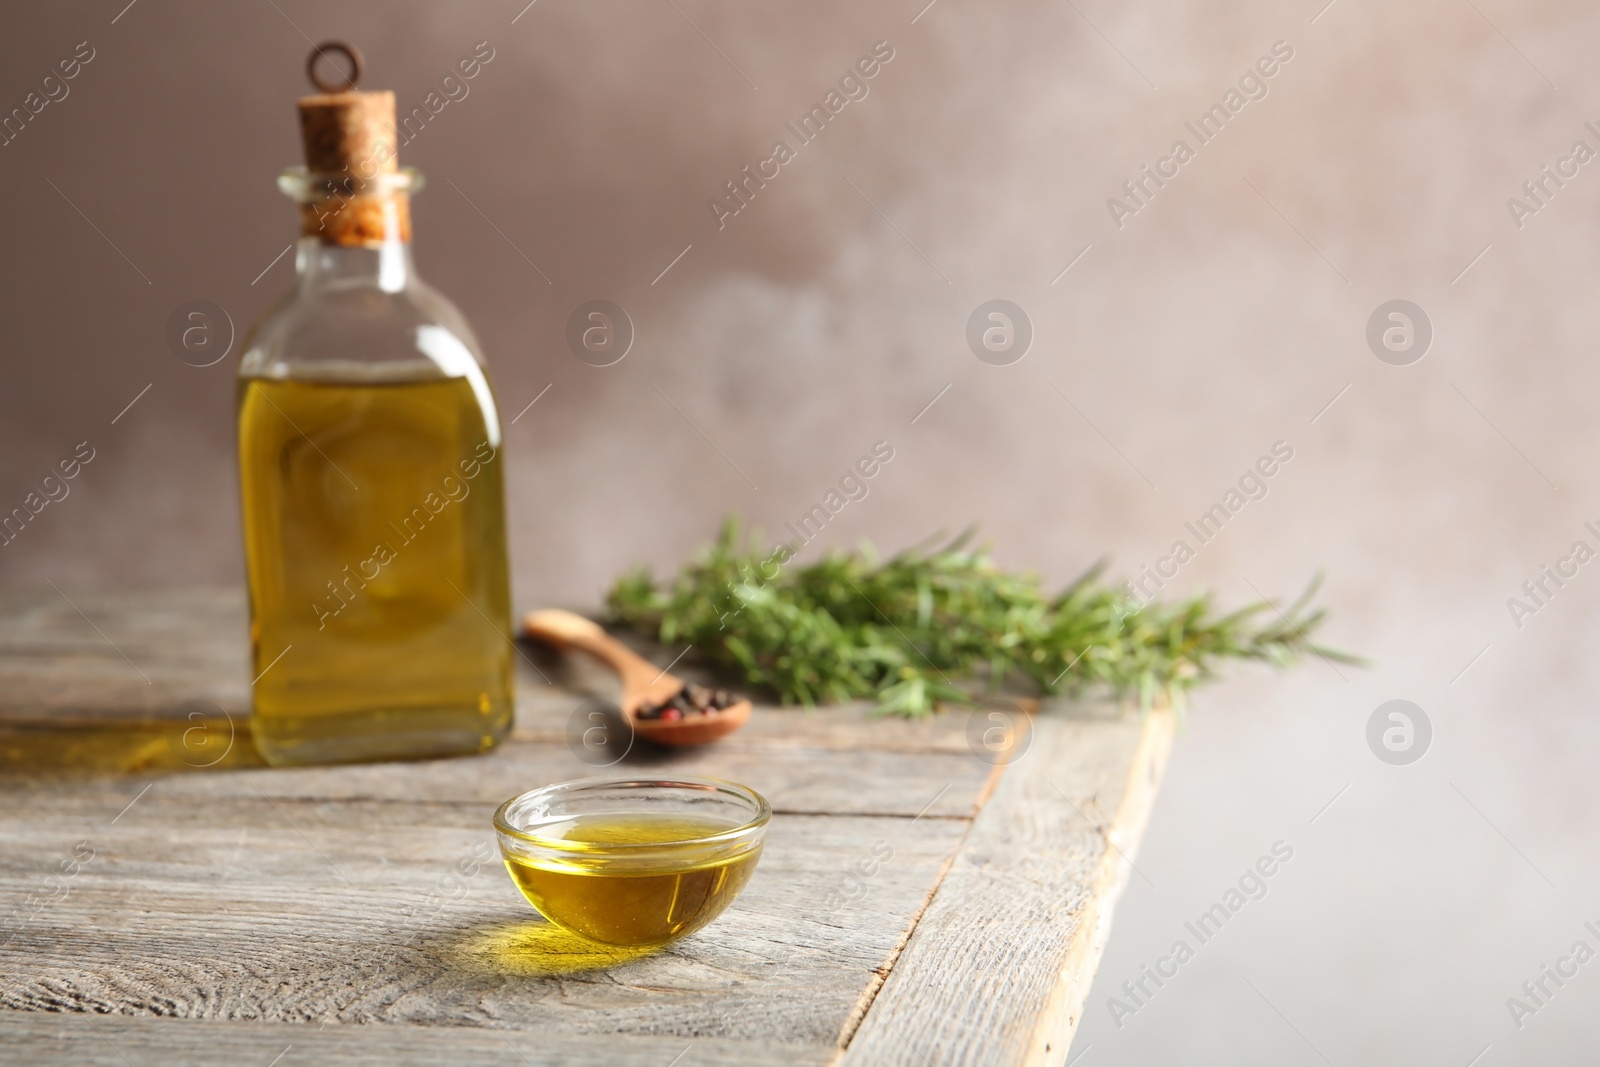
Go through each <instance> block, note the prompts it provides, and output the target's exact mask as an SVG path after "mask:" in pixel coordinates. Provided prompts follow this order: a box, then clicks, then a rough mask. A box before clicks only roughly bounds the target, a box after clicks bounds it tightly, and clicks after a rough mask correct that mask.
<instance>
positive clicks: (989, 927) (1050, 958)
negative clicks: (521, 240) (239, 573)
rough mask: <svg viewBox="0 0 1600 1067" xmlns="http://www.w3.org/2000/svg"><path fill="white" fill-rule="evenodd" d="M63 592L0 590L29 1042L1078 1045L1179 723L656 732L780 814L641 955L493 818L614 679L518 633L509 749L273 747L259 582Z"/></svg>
mask: <svg viewBox="0 0 1600 1067" xmlns="http://www.w3.org/2000/svg"><path fill="white" fill-rule="evenodd" d="M68 595H69V596H70V597H71V601H70V602H69V601H68V600H67V599H66V597H63V596H61V595H58V594H57V593H55V592H46V593H43V594H39V595H33V594H27V595H23V594H11V595H8V596H7V597H5V598H3V599H0V763H3V765H4V767H5V769H4V770H3V771H0V944H3V948H0V1062H5V1063H28V1064H38V1063H51V1062H71V1063H75V1064H77V1063H92V1064H106V1065H110V1067H127V1065H141V1067H142V1065H143V1064H162V1065H171V1064H179V1063H218V1064H230V1065H233V1064H247V1065H248V1064H256V1065H260V1067H294V1065H297V1064H323V1063H333V1062H340V1063H345V1062H349V1063H360V1064H390V1063H398V1062H405V1063H430V1064H431V1063H441V1064H442V1063H464V1062H472V1063H492V1064H507V1065H538V1067H544V1065H560V1064H566V1065H571V1064H580V1065H587V1064H607V1065H639V1067H669V1065H676V1067H689V1065H691V1064H728V1065H740V1067H748V1065H752V1064H784V1065H790V1064H835V1063H837V1064H863V1065H868V1064H870V1065H874V1067H876V1065H906V1067H926V1065H938V1067H943V1065H946V1064H1060V1063H1062V1062H1064V1061H1065V1060H1066V1057H1067V1052H1068V1046H1069V1044H1070V1042H1071V1039H1072V1034H1073V1030H1074V1028H1075V1026H1076V1024H1077V1021H1078V1018H1079V1013H1080V1011H1081V1009H1082V1006H1083V1003H1084V999H1085V997H1086V995H1087V993H1088V989H1089V983H1090V981H1091V979H1092V978H1093V975H1094V971H1095V968H1096V966H1097V964H1098V961H1099V957H1100V951H1101V947H1102V945H1103V944H1104V941H1105V937H1106V933H1107V929H1108V925H1109V922H1110V917H1111V910H1112V905H1113V902H1114V901H1115V899H1116V896H1117V893H1118V891H1119V889H1120V887H1121V885H1122V882H1123V879H1124V878H1125V877H1126V873H1127V870H1128V867H1129V860H1128V858H1127V856H1128V854H1130V853H1132V852H1133V851H1134V849H1135V846H1136V845H1137V843H1138V839H1139V836H1140V834H1141V832H1142V830H1143V827H1144V823H1145V819H1146V817H1147V815H1148V814H1149V811H1150V807H1151V804H1152V802H1153V800H1154V795H1155V791H1156V786H1157V783H1158V781H1159V779H1160V776H1161V772H1162V769H1163V767H1164V764H1165V761H1166V758H1167V754H1168V751H1169V749H1170V745H1171V740H1172V717H1171V715H1170V714H1167V713H1154V714H1151V715H1148V716H1144V717H1140V716H1139V715H1137V714H1132V715H1125V716H1119V715H1116V714H1114V713H1112V712H1111V711H1109V710H1108V709H1105V708H1090V707H1082V706H1061V707H1048V708H1046V709H1044V710H1043V711H1042V712H1041V713H1040V714H1039V715H1038V716H1036V717H1035V718H1034V719H1033V720H1032V731H1031V736H1030V735H1029V733H1028V731H1026V730H1023V731H1020V732H1018V733H1017V734H1015V735H1014V737H1016V738H1024V737H1026V738H1028V743H1027V744H1026V747H1025V750H1023V749H1024V746H1023V744H1021V743H1020V742H1018V743H1015V744H1014V745H1013V747H1012V748H1011V750H1010V751H1009V762H1008V760H1007V758H1006V756H1005V753H1004V750H1002V754H1001V755H1000V756H996V755H995V754H994V752H992V751H991V749H989V748H986V747H984V745H983V744H978V745H977V746H975V747H974V746H973V745H972V744H970V743H969V739H968V733H969V730H968V727H969V719H970V717H969V716H968V715H967V714H965V713H948V714H944V715H941V716H939V717H937V718H935V719H933V720H931V721H927V722H916V723H908V722H904V721H899V720H889V719H874V718H872V717H870V716H869V715H868V713H867V711H868V709H866V708H864V707H844V708H831V709H826V710H820V711H814V712H805V711H801V710H798V709H777V708H757V710H756V713H755V715H754V716H753V718H752V720H751V723H750V725H749V726H747V727H746V728H745V729H744V730H743V731H741V732H740V733H738V734H735V735H733V736H732V737H730V738H728V739H727V740H725V741H723V742H720V743H718V744H716V745H714V746H712V747H710V748H709V749H704V750H698V751H692V752H683V753H660V752H650V753H646V752H640V751H635V752H633V753H631V754H630V755H629V756H628V758H627V759H626V760H624V761H623V763H621V764H619V765H618V766H617V767H616V768H613V769H612V772H611V773H615V772H623V773H627V772H630V771H638V770H641V769H651V770H654V771H656V772H671V773H689V774H698V775H712V776H717V777H723V778H730V779H734V780H736V781H739V782H743V783H746V784H748V785H750V786H752V787H754V788H755V789H757V790H759V791H760V792H762V793H763V794H765V795H766V796H767V798H768V799H769V800H770V801H771V802H772V806H773V809H774V811H775V813H776V814H775V815H774V818H773V821H772V825H771V830H770V833H769V837H768V841H767V846H766V850H765V852H764V854H763V856H762V859H761V863H760V866H759V868H758V869H757V872H756V874H755V877H754V878H753V879H752V881H751V882H750V885H749V887H748V888H747V889H746V891H745V892H744V894H743V895H742V896H741V897H740V898H739V899H738V900H737V901H736V902H735V903H734V905H733V907H732V908H730V909H729V911H728V912H727V913H726V914H725V915H723V916H722V917H721V918H720V919H718V920H717V921H716V922H715V923H713V924H712V925H711V926H710V927H708V928H707V929H705V930H704V931H702V932H700V933H699V934H696V935H694V936H693V937H691V938H688V939H687V940H685V941H683V942H680V943H678V944H676V945H673V946H671V947H669V948H668V949H666V950H665V951H663V952H660V953H659V954H656V955H652V956H645V957H643V958H635V959H631V960H626V959H620V958H617V957H608V956H605V955H602V954H597V953H595V952H593V951H591V950H589V949H587V948H586V947H585V946H583V945H581V944H577V943H575V942H574V941H573V940H572V939H571V938H568V937H565V936H563V935H560V934H559V933H558V932H556V931H554V930H553V929H552V928H551V927H550V926H548V925H547V924H544V923H542V922H541V921H539V920H538V919H537V917H536V915H535V913H534V912H532V911H531V909H529V908H528V906H527V905H526V904H525V903H524V902H523V901H522V899H521V897H520V896H519V895H518V894H517V892H516V890H515V889H514V888H513V887H512V885H511V884H510V880H509V879H508V878H507V877H506V876H505V874H504V870H503V868H502V866H501V864H500V863H499V860H498V854H497V853H495V852H493V851H492V849H493V848H494V845H493V838H492V833H491V829H490V816H491V815H492V813H493V811H494V808H495V806H496V805H497V804H498V803H499V802H500V801H502V800H504V799H505V798H506V797H508V796H511V795H513V794H515V793H517V792H520V791H522V790H524V789H529V788H532V787H535V786H538V785H543V784H546V783H549V782H554V781H558V780H562V779H568V778H574V777H581V776H584V775H588V774H594V773H596V770H595V768H593V767H590V766H587V765H586V764H585V763H584V762H583V761H581V760H580V759H579V758H578V757H577V756H576V755H574V752H573V750H571V749H570V748H569V746H568V743H567V740H566V731H567V722H568V719H569V717H570V716H571V714H572V712H573V709H574V708H575V707H577V706H578V705H579V704H580V703H581V702H582V700H583V698H584V694H586V693H588V694H601V695H604V694H605V693H607V692H608V691H609V690H608V686H607V682H608V679H607V678H606V677H605V676H603V675H601V674H599V673H598V672H597V671H595V670H593V669H592V668H590V667H588V666H587V665H586V664H584V663H581V662H576V661H574V662H568V661H566V660H563V659H561V658H560V657H557V656H554V655H553V654H550V653H548V652H543V651H541V650H538V649H534V648H531V647H523V648H522V653H523V662H521V663H520V665H519V669H520V671H521V675H520V677H519V680H518V688H519V694H518V707H517V724H516V729H515V731H514V733H513V735H512V737H511V738H510V739H509V740H508V741H507V743H506V744H504V745H502V746H501V747H500V748H499V749H498V750H497V751H495V752H493V753H491V754H489V755H487V756H482V757H474V758H464V759H455V760H441V761H434V762H422V763H391V764H372V765H365V766H351V767H328V768H307V769H269V768H266V767H263V766H261V765H260V764H259V761H257V760H256V759H255V757H254V754H253V752H252V750H251V747H250V742H249V738H248V734H247V725H248V724H247V721H246V719H247V707H248V684H249V677H248V674H247V670H246V662H245V640H244V634H245V621H244V608H243V602H242V598H241V597H240V596H239V595H237V594H235V593H231V592H206V591H200V592H186V593H162V594H159V595H152V594H148V593H145V594H133V593H129V594H119V595H91V594H87V593H84V594H78V593H73V592H72V591H70V590H69V591H68ZM675 651H676V650H659V649H658V650H655V651H654V653H653V654H654V655H656V656H658V657H660V660H659V661H660V662H666V660H667V659H669V658H670V657H671V656H672V655H673V654H675ZM291 654H292V653H291ZM541 675H543V677H541ZM546 678H547V679H548V681H546V680H545V679H546ZM191 702H199V703H191ZM207 709H210V710H209V711H208V710H207ZM191 716H192V717H191ZM981 718H982V713H980V725H982V726H987V725H991V724H989V723H987V722H983V721H981ZM1024 721H1025V720H1024ZM230 738H231V741H230ZM1002 739H1003V738H1002V735H1000V734H996V735H991V737H990V738H989V740H990V741H991V742H994V741H999V740H1002ZM975 752H976V753H977V754H975ZM200 764H209V766H206V767H203V768H202V767H199V766H198V765H200ZM485 857H488V859H487V860H485ZM885 857H887V858H885ZM863 872H868V873H863Z"/></svg>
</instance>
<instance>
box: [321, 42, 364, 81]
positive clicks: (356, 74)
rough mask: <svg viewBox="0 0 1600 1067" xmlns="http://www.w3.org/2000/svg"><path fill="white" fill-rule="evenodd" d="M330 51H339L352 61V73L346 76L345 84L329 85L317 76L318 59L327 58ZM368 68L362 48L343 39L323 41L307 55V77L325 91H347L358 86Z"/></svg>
mask: <svg viewBox="0 0 1600 1067" xmlns="http://www.w3.org/2000/svg"><path fill="white" fill-rule="evenodd" d="M329 52H339V53H341V54H343V55H344V57H345V58H346V59H348V60H349V61H350V73H349V74H348V75H346V76H345V79H344V80H345V84H343V85H329V84H328V83H327V82H325V81H323V80H322V79H321V78H320V77H318V76H317V60H319V59H327V58H328V53H329ZM366 69H367V64H366V62H365V61H364V60H363V59H362V58H361V50H360V49H359V48H357V47H356V46H355V45H353V44H345V43H344V42H343V41H323V42H322V43H321V44H319V45H317V46H315V47H314V48H312V49H311V55H309V56H308V57H306V77H308V78H310V79H311V84H312V85H315V86H316V87H317V88H318V89H320V90H322V91H323V92H325V93H346V92H350V91H351V90H353V89H354V88H355V87H356V83H358V82H359V81H361V75H362V74H363V73H365V71H366Z"/></svg>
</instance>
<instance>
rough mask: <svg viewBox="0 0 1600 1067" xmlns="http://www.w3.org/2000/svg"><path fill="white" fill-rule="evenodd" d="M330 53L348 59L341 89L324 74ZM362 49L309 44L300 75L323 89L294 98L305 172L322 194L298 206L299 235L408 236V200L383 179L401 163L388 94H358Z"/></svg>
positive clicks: (342, 238) (346, 240)
mask: <svg viewBox="0 0 1600 1067" xmlns="http://www.w3.org/2000/svg"><path fill="white" fill-rule="evenodd" d="M333 54H343V55H344V56H345V57H347V59H348V60H349V64H350V67H351V72H350V74H349V75H347V76H345V78H344V80H345V82H346V83H347V84H345V85H344V86H343V87H340V86H338V85H332V84H329V83H327V82H326V81H324V80H323V79H322V77H321V76H320V74H319V71H318V63H319V61H321V60H326V59H328V58H329V57H330V55H333ZM362 69H363V63H362V60H361V53H360V52H358V51H357V50H356V49H355V48H353V47H352V46H350V45H347V44H344V43H342V42H339V41H325V42H323V43H322V44H320V45H317V46H316V47H315V48H313V49H312V50H311V56H310V58H309V59H308V60H307V62H306V73H307V75H308V76H309V77H310V79H311V83H312V84H313V85H314V86H316V87H317V88H318V89H319V90H321V92H318V93H314V94H312V95H310V96H303V97H301V98H300V100H299V105H298V106H299V111H300V139H301V141H302V143H303V144H304V146H305V154H306V170H307V171H309V172H310V176H311V177H312V178H313V179H321V180H322V188H323V189H324V190H325V193H326V195H323V196H318V197H313V198H309V199H307V200H305V201H304V202H302V204H301V212H300V213H301V233H302V234H304V235H306V236H317V237H320V238H322V240H323V241H324V242H327V243H330V244H339V245H373V244H381V243H383V242H384V241H385V240H386V239H389V238H391V237H398V238H399V239H400V240H402V241H409V240H410V239H411V218H410V207H409V200H408V197H407V196H406V194H405V193H404V192H403V191H399V190H397V189H396V187H395V183H393V182H389V181H385V180H384V179H385V177H386V176H389V175H394V174H395V173H396V172H397V171H398V169H399V163H398V159H397V156H396V148H395V123H394V112H395V105H394V93H392V92H389V91H387V90H383V91H379V92H361V91H359V90H357V89H356V83H357V81H358V80H359V79H360V77H361V73H362Z"/></svg>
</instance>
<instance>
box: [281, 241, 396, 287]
mask: <svg viewBox="0 0 1600 1067" xmlns="http://www.w3.org/2000/svg"><path fill="white" fill-rule="evenodd" d="M295 273H296V274H297V275H299V277H300V288H301V290H302V291H306V290H311V289H322V288H329V287H333V286H372V287H374V288H377V289H380V290H382V291H383V292H386V293H398V292H399V291H400V290H402V289H404V288H406V286H408V285H410V284H411V283H412V282H413V281H414V280H416V267H415V265H414V264H413V263H412V261H411V243H410V242H409V241H402V240H400V239H399V238H398V237H391V238H390V239H389V240H386V241H384V242H383V243H381V244H376V245H340V244H330V243H328V242H327V241H326V240H325V239H324V238H322V237H320V236H312V235H307V236H304V237H301V238H300V244H299V247H298V248H296V249H295Z"/></svg>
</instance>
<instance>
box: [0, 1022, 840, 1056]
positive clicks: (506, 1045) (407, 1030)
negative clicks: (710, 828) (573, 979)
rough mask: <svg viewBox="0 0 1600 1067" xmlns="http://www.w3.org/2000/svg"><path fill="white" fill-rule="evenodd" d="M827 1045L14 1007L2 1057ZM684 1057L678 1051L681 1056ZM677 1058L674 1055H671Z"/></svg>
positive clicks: (780, 1050) (690, 1052) (802, 1051)
mask: <svg viewBox="0 0 1600 1067" xmlns="http://www.w3.org/2000/svg"><path fill="white" fill-rule="evenodd" d="M832 1055H833V1053H832V1050H831V1049H825V1048H806V1047H797V1046H793V1045H781V1044H778V1043H776V1042H772V1041H749V1042H746V1041H730V1040H727V1039H722V1038H696V1039H695V1040H694V1041H692V1042H691V1041H685V1040H683V1039H681V1038H674V1037H630V1036H622V1035H608V1036H606V1037H585V1036H573V1035H566V1034H539V1035H537V1036H530V1035H529V1034H526V1033H519V1032H517V1031H514V1030H509V1029H504V1028H499V1027H495V1028H490V1029H485V1030H459V1029H439V1030H434V1029H429V1028H427V1027H421V1026H404V1027H401V1026H343V1027H340V1026H329V1027H317V1026H294V1025H285V1024H274V1023H253V1022H232V1023H218V1022H208V1021H201V1020H194V1019H132V1018H127V1017H126V1016H110V1017H108V1016H103V1015H101V1016H87V1015H45V1014H42V1013H34V1014H22V1013H14V1014H12V1015H10V1016H8V1017H7V1018H6V1019H5V1021H4V1030H3V1031H0V1065H5V1067H12V1065H15V1067H34V1065H36V1064H41V1063H71V1064H74V1065H80V1067H147V1065H148V1067H198V1065H210V1064H226V1065H228V1067H323V1065H326V1064H333V1063H337V1064H343V1065H346V1067H394V1065H395V1064H408V1065H414V1067H459V1065H461V1064H473V1065H479V1064H482V1065H484V1067H749V1065H750V1064H762V1063H772V1064H785V1065H790V1064H792V1065H793V1067H821V1065H822V1064H826V1063H827V1062H828V1061H829V1060H830V1059H831V1058H832ZM677 1057H681V1058H677ZM675 1058H677V1059H676V1063H674V1060H675Z"/></svg>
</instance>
